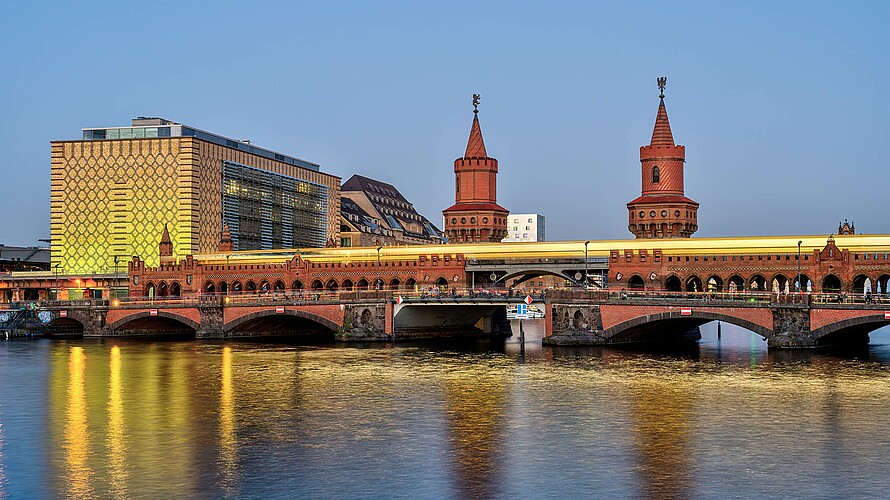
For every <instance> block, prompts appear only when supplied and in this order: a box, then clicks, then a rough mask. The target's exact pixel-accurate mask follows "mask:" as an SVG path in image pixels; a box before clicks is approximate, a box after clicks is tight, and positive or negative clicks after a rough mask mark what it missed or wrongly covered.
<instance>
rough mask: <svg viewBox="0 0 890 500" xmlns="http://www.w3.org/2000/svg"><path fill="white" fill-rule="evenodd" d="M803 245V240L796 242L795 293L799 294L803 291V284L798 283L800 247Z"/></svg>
mask: <svg viewBox="0 0 890 500" xmlns="http://www.w3.org/2000/svg"><path fill="white" fill-rule="evenodd" d="M802 243H803V240H798V241H797V292H798V293H800V292H801V291H802V290H803V283H801V282H800V245H801V244H802Z"/></svg>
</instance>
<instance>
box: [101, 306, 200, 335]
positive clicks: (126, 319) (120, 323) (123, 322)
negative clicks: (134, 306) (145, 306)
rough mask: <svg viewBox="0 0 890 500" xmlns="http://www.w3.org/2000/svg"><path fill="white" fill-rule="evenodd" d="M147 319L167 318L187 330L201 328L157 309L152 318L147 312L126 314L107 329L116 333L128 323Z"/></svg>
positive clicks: (194, 322) (193, 322) (181, 317)
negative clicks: (180, 324) (185, 327)
mask: <svg viewBox="0 0 890 500" xmlns="http://www.w3.org/2000/svg"><path fill="white" fill-rule="evenodd" d="M149 317H157V318H167V319H172V320H174V321H178V322H180V323H182V324H183V325H185V326H187V327H189V328H191V329H192V330H195V331H197V330H198V328H200V327H201V325H200V324H198V322H197V321H194V320H191V319H189V318H186V317H185V316H181V315H179V314H174V313H170V312H167V311H164V310H160V309H159V310H158V311H157V314H156V315H154V316H153V315H152V314H151V313H150V312H149V311H140V312H137V313H133V314H128V315H127V316H124V317H123V318H121V319H119V320H117V321H115V322H114V323H111V324H109V325H108V328H109V329H110V330H111V331H113V332H115V331H117V330H118V329H119V328H120V327H122V326H124V325H126V324H127V323H130V322H132V321H135V320H137V319H142V318H149Z"/></svg>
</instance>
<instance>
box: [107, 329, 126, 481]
mask: <svg viewBox="0 0 890 500" xmlns="http://www.w3.org/2000/svg"><path fill="white" fill-rule="evenodd" d="M109 354H110V357H109V361H108V372H109V374H108V428H107V430H106V431H105V434H106V437H105V440H106V446H107V448H108V473H109V477H110V480H111V491H112V494H113V496H114V497H115V498H127V497H128V494H127V470H126V463H127V456H126V454H127V448H126V444H125V441H124V436H125V434H126V429H125V424H124V403H123V385H122V383H121V348H120V347H119V346H112V347H111V349H110V351H109Z"/></svg>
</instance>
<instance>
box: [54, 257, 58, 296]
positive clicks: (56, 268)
mask: <svg viewBox="0 0 890 500" xmlns="http://www.w3.org/2000/svg"><path fill="white" fill-rule="evenodd" d="M53 268H54V269H55V271H56V297H55V299H56V300H59V265H58V264H56V265H55V266H53Z"/></svg>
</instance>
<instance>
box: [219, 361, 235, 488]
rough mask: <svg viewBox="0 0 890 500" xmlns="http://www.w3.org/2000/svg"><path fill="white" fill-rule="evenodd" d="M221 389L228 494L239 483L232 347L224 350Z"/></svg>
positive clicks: (224, 474) (224, 482)
mask: <svg viewBox="0 0 890 500" xmlns="http://www.w3.org/2000/svg"><path fill="white" fill-rule="evenodd" d="M220 378H221V384H220V391H219V446H220V468H221V469H222V478H223V479H222V485H223V489H224V490H225V493H226V496H233V495H234V494H235V492H236V491H237V490H236V485H237V475H236V461H237V443H236V436H235V394H234V390H233V388H232V348H231V347H224V348H223V350H222V373H220Z"/></svg>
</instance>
